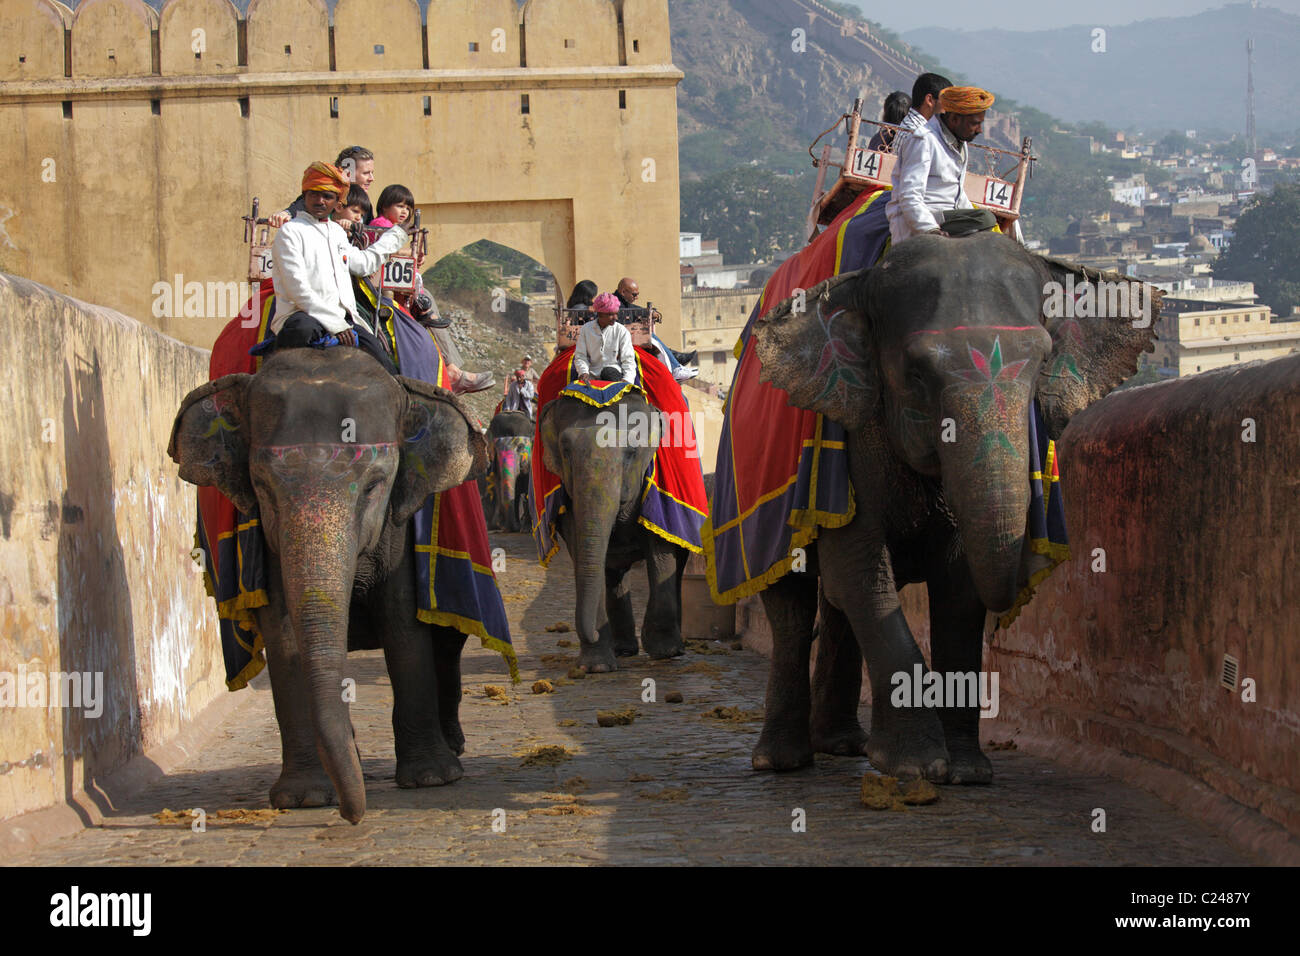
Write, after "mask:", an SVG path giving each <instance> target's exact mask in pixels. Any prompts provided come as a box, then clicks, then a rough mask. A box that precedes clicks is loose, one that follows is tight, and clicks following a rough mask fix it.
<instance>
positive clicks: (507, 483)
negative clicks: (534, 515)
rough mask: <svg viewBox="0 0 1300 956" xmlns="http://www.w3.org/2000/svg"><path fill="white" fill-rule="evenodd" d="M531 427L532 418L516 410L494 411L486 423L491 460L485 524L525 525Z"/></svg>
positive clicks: (515, 528)
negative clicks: (494, 413) (489, 421)
mask: <svg viewBox="0 0 1300 956" xmlns="http://www.w3.org/2000/svg"><path fill="white" fill-rule="evenodd" d="M533 431H534V426H533V420H532V419H531V418H529V417H528V415H527V414H525V413H524V412H517V411H516V412H498V413H497V414H496V415H494V416H493V417H492V422H491V423H490V424H489V425H488V441H489V443H490V446H489V447H490V451H491V455H492V464H491V469H490V478H489V480H488V482H487V484H488V490H487V494H486V495H485V496H484V502H483V510H484V512H486V514H487V520H488V526H489V527H497V528H500V529H501V530H503V531H511V532H514V531H519V530H521V529H526V527H527V525H528V516H529V514H530V513H531V512H530V510H529V508H530V506H529V503H528V501H529V495H528V488H529V485H530V483H531V481H530V461H531V458H532V450H533Z"/></svg>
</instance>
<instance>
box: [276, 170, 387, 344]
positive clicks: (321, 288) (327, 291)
mask: <svg viewBox="0 0 1300 956" xmlns="http://www.w3.org/2000/svg"><path fill="white" fill-rule="evenodd" d="M334 173H337V174H338V176H343V173H342V172H341V170H338V169H335V168H334V166H329V165H328V164H325V163H313V164H312V165H311V166H309V168H308V169H307V173H304V176H303V198H304V202H305V204H307V209H305V211H303V212H300V213H298V216H295V217H294V219H292V220H291V221H289V222H286V224H285V225H282V226H281V228H279V232H278V233H277V234H276V242H274V243H273V245H272V251H270V255H272V260H270V276H272V281H273V282H274V284H276V315H274V317H273V319H272V320H270V330H272V332H276V333H278V332H279V330H281V328H282V326H283V324H285V320H286V319H289V316H291V315H294V313H295V312H305V313H307V315H308V316H311V317H312V319H315V320H316V321H317V323H318V324H320V326H321V328H322V329H324V330H325V332H328V333H329V334H334V336H338V334H342V336H343V337H344V338H350V337H351V336H348V333H350V332H351V330H352V326H354V325H360V326H361V328H364V329H365V330H367V332H369V333H372V334H373V332H374V329H372V328H369V325H368V324H367V323H365V320H364V319H363V317H361V315H360V312H359V311H357V308H356V297H355V294H354V293H352V276H369V274H372V273H374V272H377V271H378V269H380V267H381V265H383V261H385V260H386V259H387V258H389V255H391V254H393V252H396V251H398V250H399V248H402V247H403V246H406V243H407V239H408V237H407V233H406V230H404V229H402V226H393V228H391V229H389V230H386V232H385V233H383V235H381V237H380V238H378V239H376V241H374V242H373V243H372V245H370V246H369V248H357V247H356V246H354V245H352V243H350V242H348V239H347V233H344V232H343V228H342V226H341V225H339V224H338V222H334V221H333V220H331V219H330V217H329V215H330V212H333V208H334V206H335V204H337V202H338V199H339V198H346V196H347V191H346V189H344V185H346V183H347V179H346V178H343V179H333V176H334ZM331 179H333V181H331Z"/></svg>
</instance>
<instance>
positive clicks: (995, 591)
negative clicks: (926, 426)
mask: <svg viewBox="0 0 1300 956" xmlns="http://www.w3.org/2000/svg"><path fill="white" fill-rule="evenodd" d="M1024 413H1025V415H1027V414H1028V410H1027V409H1024ZM1013 416H1014V413H1012V416H1008V417H1010V418H1011V420H1016V419H1015V418H1014V417H1013ZM953 417H954V418H956V423H957V435H958V440H957V441H956V442H953V443H948V444H944V445H942V446H941V448H940V454H939V457H940V465H941V470H942V475H943V488H944V497H945V498H946V500H947V502H948V507H949V508H950V510H951V511H952V513H953V516H954V517H955V518H956V521H957V530H958V533H959V534H960V535H961V541H962V548H963V551H964V553H965V556H966V562H967V565H968V566H969V568H970V573H971V577H972V579H973V581H974V584H975V589H976V591H977V593H978V594H979V597H980V600H981V602H982V603H983V604H984V606H985V607H986V608H988V609H989V610H990V611H993V612H995V613H1001V612H1005V611H1008V610H1010V609H1011V607H1012V605H1013V604H1014V603H1015V601H1016V597H1017V595H1018V593H1019V576H1020V563H1021V555H1022V550H1023V548H1024V540H1025V529H1026V519H1027V517H1028V515H1029V502H1030V488H1029V453H1028V446H1029V432H1028V426H1027V424H1025V425H1024V426H1023V427H1019V428H1014V429H1002V428H999V427H998V426H997V425H993V426H990V424H989V421H988V419H987V416H983V417H981V418H980V419H976V418H975V417H974V416H970V417H969V418H968V420H965V421H964V420H963V419H962V418H961V417H958V416H957V415H954V416H953ZM1020 420H1022V421H1023V422H1027V418H1025V417H1024V416H1020ZM1003 421H1004V422H1006V421H1007V418H1004V419H1003Z"/></svg>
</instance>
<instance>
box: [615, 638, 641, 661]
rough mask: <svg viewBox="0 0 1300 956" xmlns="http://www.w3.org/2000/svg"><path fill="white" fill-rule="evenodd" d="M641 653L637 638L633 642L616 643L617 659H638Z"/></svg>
mask: <svg viewBox="0 0 1300 956" xmlns="http://www.w3.org/2000/svg"><path fill="white" fill-rule="evenodd" d="M640 653H641V649H640V648H639V647H638V646H637V643H636V638H635V637H634V638H632V640H631V641H626V640H622V641H618V640H616V641H614V656H615V657H636V656H637V655H638V654H640Z"/></svg>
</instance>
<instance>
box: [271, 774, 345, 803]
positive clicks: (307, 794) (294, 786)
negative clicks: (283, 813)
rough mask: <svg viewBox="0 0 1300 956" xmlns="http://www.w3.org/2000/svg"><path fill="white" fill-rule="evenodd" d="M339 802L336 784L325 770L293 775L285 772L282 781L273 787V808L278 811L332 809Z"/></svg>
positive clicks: (281, 775) (281, 776)
mask: <svg viewBox="0 0 1300 956" xmlns="http://www.w3.org/2000/svg"><path fill="white" fill-rule="evenodd" d="M338 802H339V798H338V795H337V794H336V793H335V792H334V784H333V783H331V782H330V778H329V776H328V775H327V774H326V773H325V771H324V770H320V771H317V772H314V773H311V772H308V773H297V772H294V773H291V772H290V771H288V770H284V771H281V773H280V779H279V780H277V781H276V782H275V785H274V786H273V787H271V806H272V807H274V808H275V809H276V810H294V809H297V808H298V807H332V806H334V805H335V804H336V803H338Z"/></svg>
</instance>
